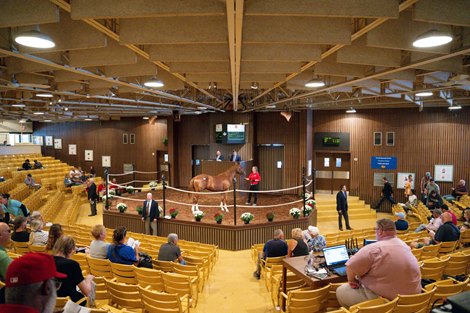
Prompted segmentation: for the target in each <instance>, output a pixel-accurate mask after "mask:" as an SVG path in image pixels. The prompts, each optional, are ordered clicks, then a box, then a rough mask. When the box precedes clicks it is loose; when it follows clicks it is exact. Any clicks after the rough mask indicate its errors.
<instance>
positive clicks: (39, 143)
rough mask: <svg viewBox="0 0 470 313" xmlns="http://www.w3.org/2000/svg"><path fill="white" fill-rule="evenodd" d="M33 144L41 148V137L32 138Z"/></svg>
mask: <svg viewBox="0 0 470 313" xmlns="http://www.w3.org/2000/svg"><path fill="white" fill-rule="evenodd" d="M33 143H34V144H35V145H40V146H42V145H43V144H44V142H43V137H42V136H33Z"/></svg>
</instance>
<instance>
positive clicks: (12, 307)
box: [0, 304, 39, 313]
mask: <svg viewBox="0 0 470 313" xmlns="http://www.w3.org/2000/svg"><path fill="white" fill-rule="evenodd" d="M19 312H21V313H39V311H38V310H36V309H35V308H32V307H30V306H24V305H20V304H2V305H0V313H19Z"/></svg>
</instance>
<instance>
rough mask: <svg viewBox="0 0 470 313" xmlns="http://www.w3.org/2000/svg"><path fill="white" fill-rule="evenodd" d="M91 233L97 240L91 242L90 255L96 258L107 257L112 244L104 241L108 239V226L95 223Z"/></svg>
mask: <svg viewBox="0 0 470 313" xmlns="http://www.w3.org/2000/svg"><path fill="white" fill-rule="evenodd" d="M91 234H92V235H93V237H94V238H95V240H93V241H92V242H91V244H90V256H91V257H92V258H96V259H106V257H107V254H108V248H109V245H110V244H109V243H108V242H105V241H104V240H105V239H106V228H105V227H104V226H103V225H95V226H93V229H92V230H91Z"/></svg>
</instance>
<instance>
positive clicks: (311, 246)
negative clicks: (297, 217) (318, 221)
mask: <svg viewBox="0 0 470 313" xmlns="http://www.w3.org/2000/svg"><path fill="white" fill-rule="evenodd" d="M302 235H303V237H304V241H305V242H306V243H307V246H308V251H312V250H313V251H315V252H319V251H322V250H323V248H325V247H326V240H325V237H323V236H322V235H320V230H319V229H318V227H315V226H312V225H310V226H309V227H308V228H307V229H306V230H304V231H303V232H302Z"/></svg>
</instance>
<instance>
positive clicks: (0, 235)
mask: <svg viewBox="0 0 470 313" xmlns="http://www.w3.org/2000/svg"><path fill="white" fill-rule="evenodd" d="M9 243H10V227H8V225H7V224H5V223H0V280H1V281H2V282H5V276H6V272H7V268H8V266H9V265H10V263H11V259H10V257H9V256H8V254H7V251H6V247H7V246H8V244H9Z"/></svg>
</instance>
